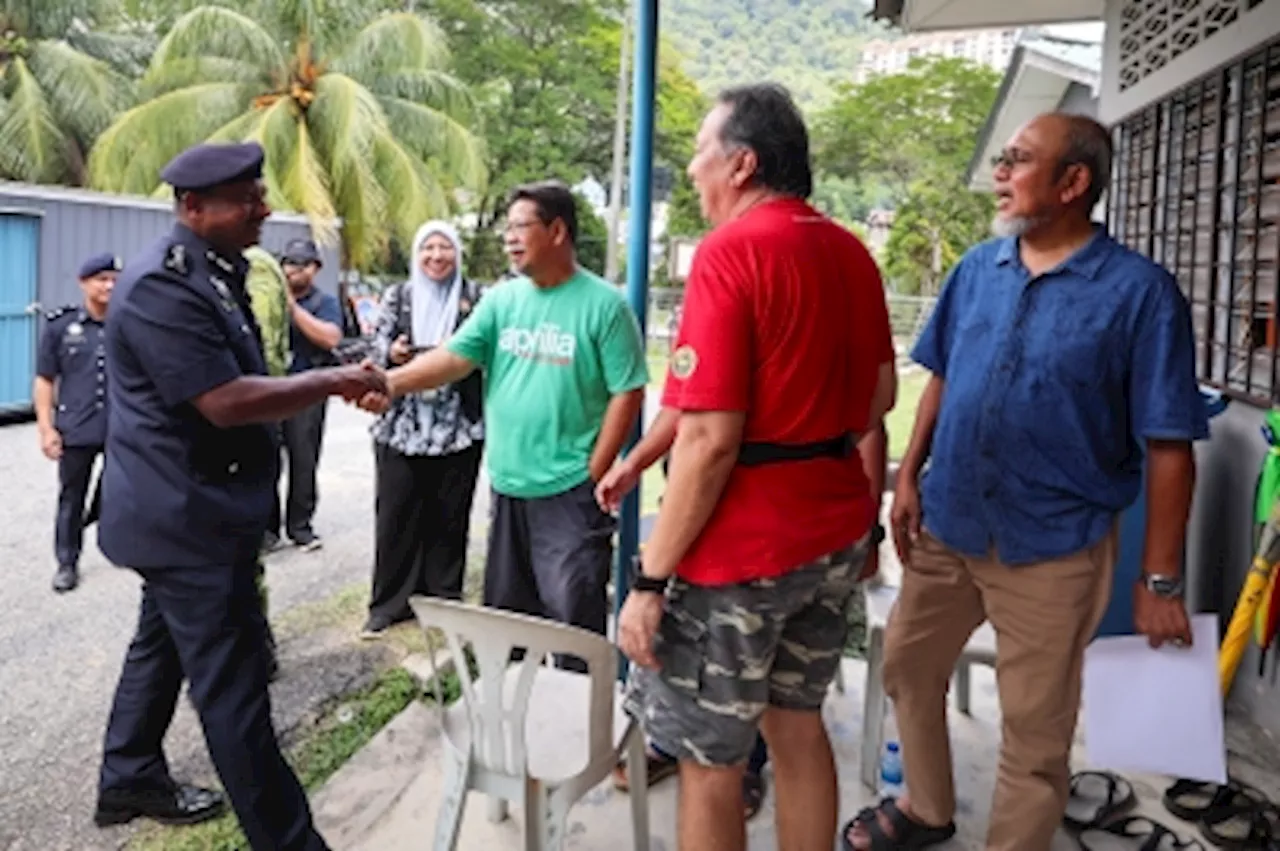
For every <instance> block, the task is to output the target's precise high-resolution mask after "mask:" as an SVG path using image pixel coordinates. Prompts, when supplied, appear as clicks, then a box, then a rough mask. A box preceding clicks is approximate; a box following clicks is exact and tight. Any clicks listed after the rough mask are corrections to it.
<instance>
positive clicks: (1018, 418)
mask: <svg viewBox="0 0 1280 851" xmlns="http://www.w3.org/2000/svg"><path fill="white" fill-rule="evenodd" d="M1111 156H1112V151H1111V137H1110V134H1109V133H1108V131H1107V130H1106V129H1105V128H1104V127H1102V126H1101V125H1099V124H1098V123H1097V122H1094V121H1092V120H1091V119H1087V118H1081V117H1077V116H1068V115H1063V114H1057V113H1055V114H1049V115H1044V116H1041V117H1039V118H1037V119H1035V120H1033V121H1032V122H1030V123H1029V124H1027V125H1026V126H1025V127H1023V128H1022V129H1020V130H1019V131H1018V132H1017V133H1016V134H1015V135H1014V137H1013V138H1012V140H1011V141H1010V142H1009V144H1008V147H1006V148H1005V150H1004V151H1003V152H1002V153H1001V155H1000V156H999V157H998V158H997V160H996V164H995V185H996V197H997V215H996V219H995V222H994V229H995V231H996V233H997V234H998V235H999V236H1000V237H1001V238H999V239H996V240H993V241H990V242H986V243H983V244H982V245H979V246H977V247H975V248H974V249H972V250H971V251H969V252H968V253H967V254H966V255H965V257H964V258H963V259H962V260H961V261H960V263H959V265H958V266H957V267H956V268H955V270H954V271H953V272H952V273H951V277H950V278H949V280H948V281H947V283H946V286H945V287H944V289H943V292H942V295H941V296H940V298H939V299H938V303H937V306H936V308H935V312H934V315H933V317H932V318H931V320H930V322H929V325H928V326H927V327H926V329H925V330H924V333H923V334H922V335H921V337H920V340H919V341H918V343H917V344H916V347H915V350H914V351H913V353H912V356H913V357H914V358H915V360H916V361H918V362H919V363H920V364H921V365H922V366H923V367H924V368H925V369H927V370H929V372H930V373H932V375H931V377H930V380H929V384H928V387H927V388H926V390H925V392H924V395H923V397H922V398H921V401H920V407H919V409H918V411H917V413H916V423H915V428H914V431H913V433H912V437H911V444H910V447H909V448H908V450H907V452H906V456H905V457H904V458H903V461H902V466H901V468H900V471H899V475H898V481H897V486H896V488H895V495H894V506H893V510H892V514H891V524H892V527H893V529H892V532H893V536H894V540H895V543H896V544H897V547H898V552H899V555H900V556H901V558H902V562H903V566H904V570H903V579H902V589H901V593H900V596H899V598H898V604H897V607H896V609H895V611H894V613H893V616H892V617H891V618H890V621H889V625H888V629H887V632H886V635H885V663H884V685H885V690H886V692H887V693H888V695H889V696H890V697H891V698H892V700H893V703H894V713H895V716H896V719H897V724H898V731H899V735H900V738H901V742H902V756H903V760H904V763H905V768H906V772H905V773H906V776H907V778H909V779H908V781H907V782H908V784H909V788H910V794H909V796H907V797H905V798H902V799H899V800H898V801H896V802H893V801H890V802H887V803H885V804H883V805H882V806H880V807H879V808H876V809H875V810H867V811H864V812H863V813H862V814H861V816H860V817H859V818H858V819H855V820H854V822H852V823H851V824H850V825H848V827H847V828H846V836H845V840H846V842H847V843H849V845H850V846H851V847H853V848H859V849H862V848H870V847H872V843H873V841H874V840H875V839H876V837H877V835H880V837H881V838H880V844H876V845H875V847H876V848H881V847H884V848H890V847H892V848H898V847H903V848H905V847H910V848H922V847H926V846H927V845H932V844H934V843H935V842H941V841H944V840H945V839H946V838H948V837H949V836H950V835H951V834H952V833H954V832H955V827H954V824H953V822H952V819H953V816H954V813H955V793H954V788H953V780H952V768H951V757H950V747H949V744H948V736H947V729H946V694H947V683H948V680H949V678H950V675H951V671H952V670H953V668H954V666H955V663H956V660H957V657H958V656H959V654H960V651H961V649H962V648H963V647H964V645H965V643H966V642H967V641H968V639H969V636H970V635H971V634H972V633H973V631H974V630H975V629H976V628H977V627H978V626H979V625H980V624H982V622H983V621H986V620H990V621H991V624H992V626H993V627H994V629H995V631H996V635H997V638H998V642H997V667H996V670H997V672H998V675H999V676H998V687H999V693H1000V703H1001V710H1002V716H1003V731H1002V744H1001V754H1000V763H999V764H1000V768H999V775H998V780H997V783H996V793H995V801H994V803H993V805H992V808H991V819H990V824H989V828H988V835H987V843H986V846H985V847H986V848H987V849H988V851H1048V849H1049V847H1050V843H1051V839H1052V836H1053V834H1054V832H1055V830H1056V829H1057V828H1058V827H1059V825H1060V824H1061V823H1062V817H1063V814H1064V812H1065V809H1066V803H1067V797H1068V785H1069V779H1070V770H1069V767H1068V757H1069V753H1070V749H1071V741H1072V737H1073V735H1074V733H1075V726H1076V715H1077V712H1078V710H1079V703H1080V688H1081V670H1082V666H1083V656H1084V650H1085V646H1086V645H1087V644H1088V642H1089V641H1090V640H1091V639H1092V637H1093V635H1094V633H1095V631H1096V629H1097V627H1098V624H1099V622H1100V621H1101V619H1102V616H1103V614H1104V612H1105V610H1106V607H1107V603H1108V600H1109V598H1110V594H1111V587H1112V576H1113V569H1114V562H1115V557H1116V525H1117V516H1118V515H1119V513H1120V512H1121V511H1123V510H1124V509H1125V508H1126V507H1127V506H1128V505H1129V504H1130V503H1132V502H1133V501H1134V499H1135V498H1136V497H1137V496H1138V493H1139V491H1140V489H1141V478H1142V469H1143V464H1144V463H1145V465H1146V474H1147V477H1148V496H1147V516H1148V527H1147V533H1146V540H1145V547H1144V554H1143V564H1142V578H1141V579H1140V580H1139V582H1138V584H1137V586H1136V587H1135V590H1134V617H1135V622H1136V625H1137V629H1138V631H1139V632H1141V633H1143V634H1145V635H1146V636H1148V638H1149V640H1150V642H1151V644H1152V645H1153V646H1158V645H1160V644H1162V643H1164V642H1166V641H1169V642H1174V643H1176V644H1186V643H1189V642H1190V640H1191V632H1190V627H1189V624H1188V619H1187V613H1186V609H1185V606H1184V604H1183V601H1182V578H1181V575H1182V551H1183V539H1184V536H1185V530H1186V522H1187V514H1188V511H1189V509H1190V504H1191V492H1192V484H1193V479H1194V461H1193V456H1192V451H1191V442H1192V441H1194V440H1197V439H1200V438H1203V437H1205V436H1206V435H1207V433H1208V425H1207V421H1206V414H1205V410H1204V406H1203V403H1202V402H1201V398H1200V395H1199V391H1198V388H1197V384H1196V376H1195V359H1194V349H1193V337H1192V328H1191V318H1190V313H1189V311H1188V309H1187V305H1186V302H1185V300H1184V299H1183V297H1182V294H1181V293H1180V292H1179V290H1178V286H1177V283H1176V282H1175V281H1174V279H1173V277H1172V276H1171V275H1170V274H1169V273H1168V272H1166V271H1165V270H1164V269H1162V268H1161V267H1159V266H1157V265H1156V264H1155V263H1153V262H1151V261H1150V260H1148V259H1146V258H1145V257H1143V256H1141V255H1139V254H1136V253H1135V252H1133V251H1130V250H1129V249H1127V248H1125V247H1123V246H1121V245H1120V244H1118V243H1116V242H1115V241H1114V240H1112V239H1111V237H1109V236H1108V235H1107V233H1106V232H1105V231H1104V230H1103V229H1101V228H1099V227H1097V226H1095V225H1094V224H1092V222H1091V220H1090V214H1091V212H1092V210H1093V208H1094V207H1095V205H1096V204H1097V203H1098V200H1099V198H1100V196H1101V195H1102V193H1103V191H1104V189H1105V188H1106V186H1107V183H1108V180H1109V177H1110V163H1111ZM1144 459H1145V460H1144ZM926 461H928V466H927V468H926V466H925V462H926ZM922 470H923V471H924V475H923V480H922V481H920V482H919V485H917V480H918V478H919V477H920V474H921V471H922ZM886 843H887V844H886Z"/></svg>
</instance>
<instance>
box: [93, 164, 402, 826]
mask: <svg viewBox="0 0 1280 851" xmlns="http://www.w3.org/2000/svg"><path fill="white" fill-rule="evenodd" d="M262 161H263V152H262V148H261V147H259V146H258V145H257V144H255V143H249V144H245V145H198V146H196V147H195V148H192V149H190V150H188V151H186V152H184V153H182V154H180V155H179V156H178V157H177V158H175V159H174V160H173V161H172V162H171V163H170V164H169V165H168V166H166V167H165V169H164V171H163V172H161V177H162V178H163V179H164V180H165V181H166V182H167V183H169V184H170V185H172V186H173V188H174V192H175V196H176V200H175V211H176V214H177V217H178V224H177V225H175V227H174V228H173V230H172V231H171V232H170V233H169V234H168V235H166V236H164V237H162V238H161V239H160V240H158V241H157V242H156V243H155V244H153V245H152V246H151V247H150V248H148V249H147V250H146V251H144V252H142V253H141V254H140V255H139V256H138V257H136V258H135V259H134V260H132V261H131V262H130V263H129V265H128V266H126V267H125V269H124V271H123V272H122V273H121V275H120V279H119V281H118V282H117V285H116V288H115V292H114V294H113V295H112V300H111V312H110V314H109V316H108V319H107V327H106V348H107V371H108V379H109V381H108V387H109V393H110V400H111V404H110V405H109V407H108V411H109V422H108V426H107V450H106V458H107V461H106V469H105V471H104V473H103V499H102V518H101V521H100V528H99V532H98V542H99V545H100V546H101V547H102V552H103V553H104V554H105V555H106V556H107V558H108V559H110V560H111V562H112V563H114V564H117V565H120V566H124V567H129V568H132V569H133V570H135V571H137V573H138V574H139V575H140V576H141V577H142V580H143V583H142V606H141V610H140V612H139V615H138V628H137V632H136V633H135V635H134V638H133V641H132V643H131V644H130V645H129V651H128V655H127V656H126V657H125V663H124V670H123V671H122V672H121V674H120V684H119V686H118V687H117V689H116V696H115V700H114V702H113V705H112V708H111V717H110V721H109V722H108V725H107V732H106V736H105V740H104V742H103V758H102V769H101V774H100V778H99V791H98V805H97V809H96V811H95V813H94V821H95V822H96V823H97V824H98V825H111V824H123V823H125V822H128V821H132V820H133V819H135V818H138V817H140V816H141V817H148V818H152V819H154V820H156V821H160V822H162V823H165V824H194V823H196V822H200V821H204V820H206V819H209V818H212V817H214V816H216V815H218V814H219V812H221V810H222V809H223V806H224V804H223V798H222V796H221V795H220V794H218V793H217V792H214V791H211V790H208V789H198V788H195V787H192V786H188V785H185V784H179V783H177V782H176V781H175V780H174V779H173V778H172V777H171V776H170V774H169V766H168V764H167V762H166V760H165V756H164V748H163V742H164V736H165V732H166V731H167V730H168V727H169V723H170V722H171V721H172V719H173V711H174V707H175V706H176V705H177V702H178V695H179V694H180V692H181V689H182V681H183V679H184V678H185V679H186V680H188V681H189V683H190V689H189V694H190V697H191V702H192V703H193V704H194V706H195V709H196V713H197V714H198V715H199V717H200V724H201V726H202V727H203V728H204V735H205V741H206V742H207V743H208V747H209V754H210V756H211V757H212V758H213V764H214V766H215V768H216V769H217V771H218V776H219V777H220V778H221V780H222V782H223V785H224V786H225V787H226V790H227V795H228V797H230V799H231V805H232V807H233V808H234V809H235V812H236V816H237V818H238V819H239V821H240V826H241V828H242V829H243V830H244V834H245V836H246V837H247V839H248V844H249V846H250V847H251V848H252V849H253V851H325V850H326V848H327V846H326V845H325V843H324V840H322V839H321V838H320V835H319V834H318V833H316V831H315V828H314V827H313V826H312V822H311V813H310V810H309V808H308V805H307V798H306V794H305V793H304V792H303V789H302V786H301V785H300V784H299V783H298V780H297V778H296V777H295V776H294V774H293V772H292V771H291V770H290V768H289V766H288V764H287V763H286V762H285V761H284V757H283V756H282V755H281V753H280V748H279V745H278V744H277V742H276V735H275V730H274V728H273V727H272V723H271V699H270V696H269V695H268V692H267V677H268V664H269V657H268V654H267V652H266V640H267V638H266V629H265V625H266V624H265V618H264V617H263V613H262V606H261V603H260V601H259V599H258V594H257V589H256V587H255V579H256V577H257V573H258V547H259V545H260V543H261V540H262V531H263V529H264V528H265V526H266V522H267V516H268V514H269V513H270V511H271V501H272V498H273V497H272V492H273V490H274V487H275V480H276V467H277V465H276V457H275V454H276V444H275V441H274V440H273V438H272V435H271V432H270V431H269V428H268V424H270V423H273V422H276V421H278V420H280V419H283V418H285V417H288V416H290V415H292V414H294V413H296V412H298V411H300V410H304V409H306V408H309V407H312V406H314V405H315V404H317V403H318V402H320V401H321V400H323V399H326V398H328V397H329V396H332V395H341V396H344V397H345V398H348V399H357V398H360V397H361V396H363V395H365V394H366V393H367V392H378V391H379V390H385V382H384V380H383V377H382V376H381V374H380V372H378V371H377V370H374V369H372V368H365V367H361V366H349V367H339V368H336V369H323V370H312V371H310V372H307V373H306V374H303V375H295V376H288V377H283V378H269V377H267V375H266V364H265V362H264V361H263V357H262V343H261V341H260V338H259V332H258V325H257V323H256V322H255V321H254V318H253V313H252V310H251V308H250V303H249V295H248V293H247V292H246V290H245V275H246V273H247V272H248V265H249V264H248V261H246V260H245V259H244V255H243V253H242V252H243V251H244V250H245V249H246V248H248V247H249V246H251V245H254V244H256V243H257V242H258V238H259V236H260V234H261V230H262V223H263V221H264V220H265V219H266V218H267V216H268V215H270V213H271V210H270V208H269V207H268V206H267V204H266V201H265V194H264V189H263V185H262V181H261V179H260V178H261V174H262Z"/></svg>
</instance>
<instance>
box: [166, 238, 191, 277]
mask: <svg viewBox="0 0 1280 851" xmlns="http://www.w3.org/2000/svg"><path fill="white" fill-rule="evenodd" d="M164 267H165V268H166V269H168V270H169V271H170V272H177V273H178V274H179V275H185V274H187V247H186V246H185V245H181V244H175V245H170V246H169V253H168V254H167V255H165V258H164Z"/></svg>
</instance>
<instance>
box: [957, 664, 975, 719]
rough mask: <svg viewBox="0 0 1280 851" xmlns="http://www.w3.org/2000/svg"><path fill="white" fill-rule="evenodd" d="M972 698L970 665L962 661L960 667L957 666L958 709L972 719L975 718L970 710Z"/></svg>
mask: <svg viewBox="0 0 1280 851" xmlns="http://www.w3.org/2000/svg"><path fill="white" fill-rule="evenodd" d="M971 697H972V693H971V691H970V686H969V663H968V662H966V661H963V660H962V661H961V662H960V664H959V665H956V707H957V708H958V709H959V710H960V711H961V712H963V713H964V714H965V715H968V716H969V717H970V718H972V717H973V713H972V712H971V711H970V710H969V707H970V704H969V700H970V698H971Z"/></svg>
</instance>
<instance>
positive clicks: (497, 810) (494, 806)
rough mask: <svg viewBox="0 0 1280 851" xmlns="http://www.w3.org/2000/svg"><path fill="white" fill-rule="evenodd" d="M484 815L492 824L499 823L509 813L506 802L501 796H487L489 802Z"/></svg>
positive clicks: (504, 819) (505, 818)
mask: <svg viewBox="0 0 1280 851" xmlns="http://www.w3.org/2000/svg"><path fill="white" fill-rule="evenodd" d="M485 815H486V816H487V817H488V819H489V821H490V822H492V823H493V824H501V823H502V822H504V821H506V820H507V816H508V815H510V813H509V812H508V809H507V802H506V801H505V800H504V799H502V798H498V797H495V796H492V795H491V796H489V804H488V806H487V808H486V809H485Z"/></svg>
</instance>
